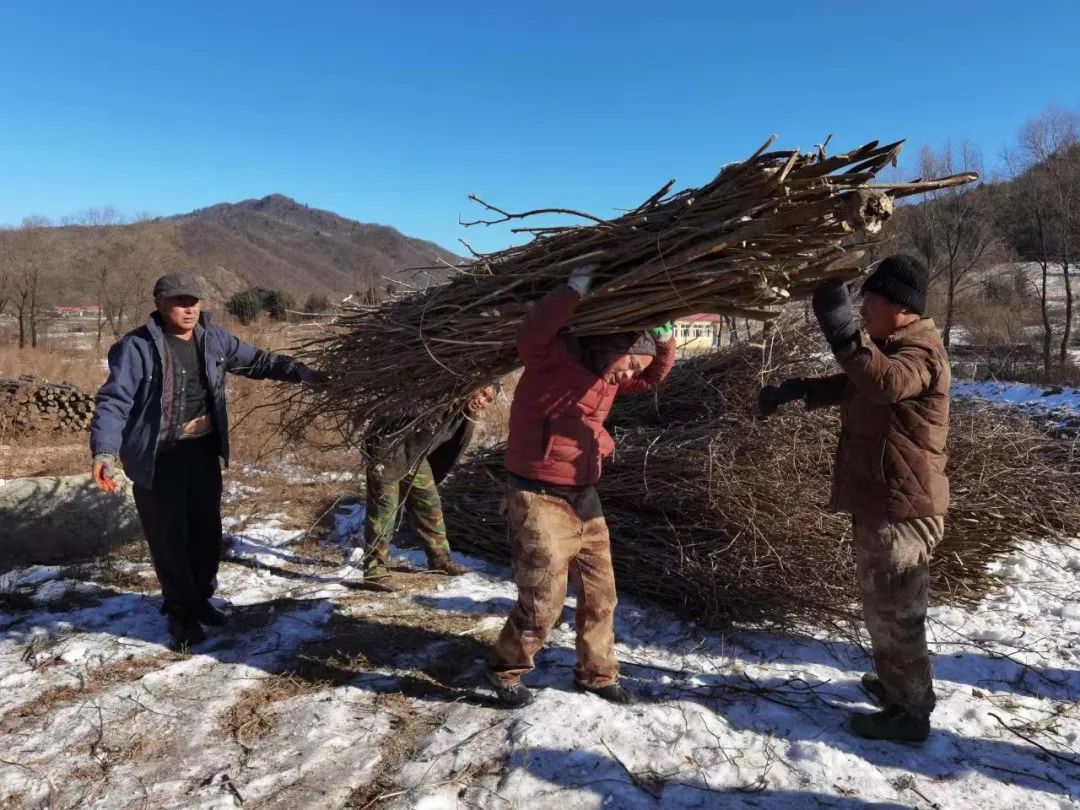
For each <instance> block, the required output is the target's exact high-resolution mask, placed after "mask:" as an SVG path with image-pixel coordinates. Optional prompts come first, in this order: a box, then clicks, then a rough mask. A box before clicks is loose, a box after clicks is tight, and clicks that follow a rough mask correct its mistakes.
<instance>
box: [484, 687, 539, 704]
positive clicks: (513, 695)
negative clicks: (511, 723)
mask: <svg viewBox="0 0 1080 810" xmlns="http://www.w3.org/2000/svg"><path fill="white" fill-rule="evenodd" d="M492 686H493V687H494V689H495V697H496V698H498V699H499V703H500V704H501V705H503V706H505V707H506V708H508V709H520V708H521V707H522V706H528V705H529V704H530V703H532V701H533V693H532V690H531V689H530V688H529V687H527V686H526V685H525V684H523V683H522V682H521V681H518V682H517V683H513V684H509V685H507V684H501V683H493V684H492Z"/></svg>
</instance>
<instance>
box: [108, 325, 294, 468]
mask: <svg viewBox="0 0 1080 810" xmlns="http://www.w3.org/2000/svg"><path fill="white" fill-rule="evenodd" d="M195 340H196V343H197V345H198V347H199V350H200V351H201V352H202V358H203V361H204V363H205V368H206V379H207V382H208V383H209V390H210V397H211V399H212V400H213V403H212V405H211V406H210V413H211V415H212V416H213V418H214V427H215V433H216V436H217V441H218V452H219V453H220V455H221V457H222V458H223V459H224V460H225V463H226V464H228V463H229V416H228V413H227V411H226V408H225V373H226V372H229V373H232V374H240V375H243V376H244V377H250V378H252V379H255V380H263V379H271V380H283V381H291V382H299V381H300V379H301V374H302V373H303V372H304V371H305V367H304V365H303V364H302V363H299V362H297V361H296V360H294V359H293V358H291V357H288V356H286V355H280V354H274V353H273V352H265V351H262V350H261V349H257V348H255V347H254V346H252V345H250V344H248V343H244V342H242V341H241V340H240V339H239V338H237V337H236V336H235V335H232V334H230V333H229V332H228V331H226V330H225V329H223V328H222V327H220V326H217V325H216V324H213V323H211V322H210V319H209V317H208V316H207V315H206V314H205V313H204V314H203V315H202V316H201V317H200V319H199V325H198V326H196V327H195ZM180 404H181V403H180V402H179V392H178V387H177V386H176V385H175V384H174V378H173V362H172V357H171V355H170V354H169V352H168V351H167V350H166V348H165V336H164V332H163V330H162V324H161V318H160V316H159V315H158V314H157V313H154V314H153V315H152V316H151V317H150V320H149V321H147V323H146V324H145V325H144V326H140V327H139V328H138V329H136V330H134V331H132V332H129V333H128V334H126V335H124V337H123V338H121V339H120V341H119V342H117V343H116V344H114V345H113V347H112V348H111V349H110V350H109V379H108V380H107V381H106V382H105V385H103V386H102V387H101V390H99V391H98V393H97V402H96V405H95V407H94V418H93V421H92V422H91V423H90V450H91V452H92V453H93V454H94V455H102V454H108V455H113V456H119V458H120V461H121V462H122V463H123V465H124V472H125V473H126V474H127V476H128V478H130V479H131V480H132V481H133V482H134V483H136V484H138V485H139V486H141V487H146V488H149V487H151V486H153V483H154V461H155V459H156V457H157V454H158V452H159V451H160V450H161V449H162V448H163V447H167V446H168V445H169V444H170V443H172V442H175V441H176V440H177V439H178V437H179V434H180V428H181V425H180V424H179V415H180Z"/></svg>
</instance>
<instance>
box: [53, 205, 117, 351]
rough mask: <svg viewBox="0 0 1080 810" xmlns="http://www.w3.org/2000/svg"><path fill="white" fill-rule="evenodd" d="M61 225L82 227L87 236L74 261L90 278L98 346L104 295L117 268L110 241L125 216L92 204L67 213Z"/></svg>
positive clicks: (102, 320) (102, 324)
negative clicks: (70, 215) (73, 213)
mask: <svg viewBox="0 0 1080 810" xmlns="http://www.w3.org/2000/svg"><path fill="white" fill-rule="evenodd" d="M63 222H64V225H67V226H73V227H76V228H80V229H85V233H86V234H87V236H88V238H87V239H85V240H83V243H82V244H81V246H80V250H79V254H78V256H77V257H75V259H74V264H75V266H76V268H77V270H78V271H79V272H80V273H83V274H85V275H86V276H88V277H89V278H91V279H93V286H94V303H95V304H96V305H97V308H98V311H97V324H96V331H97V335H96V345H97V346H100V345H101V341H102V335H103V334H104V331H105V326H106V323H107V321H106V318H105V309H106V305H105V299H106V293H107V291H108V290H109V289H110V288H111V287H112V286H114V284H113V281H114V276H115V275H116V274H117V273H118V272H119V268H118V267H116V266H115V264H114V255H113V253H114V252H113V250H112V245H113V242H114V241H116V240H117V239H118V238H119V237H118V233H119V228H118V226H120V225H122V224H123V222H124V220H123V217H121V215H120V214H119V213H117V212H116V210H115V209H113V208H108V207H106V208H91V209H88V210H86V211H83V212H81V213H79V214H76V215H75V216H72V217H66V218H65V219H64V220H63Z"/></svg>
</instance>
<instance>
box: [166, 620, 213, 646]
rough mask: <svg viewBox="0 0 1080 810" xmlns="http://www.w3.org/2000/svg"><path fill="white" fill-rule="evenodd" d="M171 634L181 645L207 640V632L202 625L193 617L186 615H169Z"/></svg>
mask: <svg viewBox="0 0 1080 810" xmlns="http://www.w3.org/2000/svg"><path fill="white" fill-rule="evenodd" d="M169 635H170V636H172V637H173V640H174V641H175V642H176V643H177V644H178V645H179V646H181V647H190V646H191V645H192V644H198V643H199V642H202V641H206V632H205V631H204V630H203V629H202V625H201V624H199V623H198V622H197V621H195V620H194V619H192V618H188V617H184V616H170V617H169Z"/></svg>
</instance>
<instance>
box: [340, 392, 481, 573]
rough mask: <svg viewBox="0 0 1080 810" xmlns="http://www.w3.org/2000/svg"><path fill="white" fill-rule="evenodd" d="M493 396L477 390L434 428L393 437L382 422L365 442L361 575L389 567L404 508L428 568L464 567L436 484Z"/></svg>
mask: <svg viewBox="0 0 1080 810" xmlns="http://www.w3.org/2000/svg"><path fill="white" fill-rule="evenodd" d="M494 399H495V389H494V387H491V386H488V387H486V388H481V389H480V390H478V391H476V392H475V393H474V394H473V395H472V397H471V398H470V399H469V401H468V402H467V403H466V405H465V407H464V409H463V410H461V411H458V412H456V413H454V414H452V415H450V416H449V417H448V418H446V419H444V420H443V421H442V423H441V424H439V425H438V426H437V427H436V428H435V429H433V430H418V431H415V432H414V433H413V434H412V435H410V436H408V437H407V438H405V439H400V440H398V441H397V442H392V441H390V440H389V439H383V438H374V436H391V435H392V434H393V432H394V431H393V427H394V426H393V425H389V424H387V425H381V426H380V428H381V429H380V430H377V431H374V432H373V438H371V439H369V440H368V442H367V443H366V451H367V455H368V467H367V519H366V521H365V524H364V550H363V554H362V560H361V563H362V565H363V572H364V579H365V580H380V579H384V578H385V577H387V576H388V575H389V573H390V571H389V568H388V564H389V559H390V541H391V539H393V536H394V531H395V530H396V528H397V525H398V517H399V515H400V514H401V512H402V511H404V513H405V514H406V515H408V517H409V520H410V522H411V523H412V526H413V529H414V531H415V532H416V536H417V538H418V539H419V540H420V541H421V542H422V543H423V545H424V549H425V551H426V552H427V562H428V568H430V569H431V570H433V571H441V572H443V573H445V574H449V575H451V576H459V575H461V574H464V573H466V572H467V571H468V569H467V568H466V567H465V566H464V565H462V564H461V563H458V562H455V561H453V560H452V559H451V558H450V542H449V540H448V538H447V535H446V523H445V521H444V519H443V511H442V500H441V498H440V497H439V489H438V485H439V483H440V482H441V481H442V480H443V478H445V477H446V475H447V474H448V473H449V472H450V470H451V468H452V467H453V466H454V464H456V463H457V461H458V459H459V458H460V457H461V455H462V454H463V453H464V452H465V450H466V449H467V448H468V446H469V444H470V443H471V441H472V438H473V433H474V432H475V429H476V422H475V419H476V417H477V416H478V415H479V414H480V413H481V412H482V411H483V410H484V409H486V408H487V407H488V405H490V404H491V403H492V402H493V401H494Z"/></svg>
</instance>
